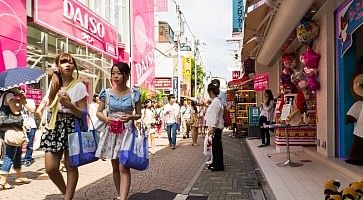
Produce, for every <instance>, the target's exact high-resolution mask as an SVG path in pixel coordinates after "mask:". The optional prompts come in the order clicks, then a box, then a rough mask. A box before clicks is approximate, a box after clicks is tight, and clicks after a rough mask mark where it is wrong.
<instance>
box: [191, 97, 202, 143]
mask: <svg viewBox="0 0 363 200" xmlns="http://www.w3.org/2000/svg"><path fill="white" fill-rule="evenodd" d="M190 127H191V132H192V145H193V146H195V147H196V146H199V145H198V141H197V140H198V129H199V127H200V123H199V117H198V109H197V103H196V102H195V101H192V102H191V113H190Z"/></svg>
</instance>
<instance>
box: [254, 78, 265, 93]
mask: <svg viewBox="0 0 363 200" xmlns="http://www.w3.org/2000/svg"><path fill="white" fill-rule="evenodd" d="M253 88H254V90H255V91H264V90H267V89H268V74H261V75H256V76H255V77H254V78H253Z"/></svg>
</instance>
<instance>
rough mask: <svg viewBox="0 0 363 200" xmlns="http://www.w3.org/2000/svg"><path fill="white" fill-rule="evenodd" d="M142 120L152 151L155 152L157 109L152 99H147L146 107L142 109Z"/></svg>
mask: <svg viewBox="0 0 363 200" xmlns="http://www.w3.org/2000/svg"><path fill="white" fill-rule="evenodd" d="M141 120H142V122H143V123H144V125H145V126H146V127H145V128H146V131H147V134H148V136H149V142H150V147H151V149H150V153H151V154H154V152H153V151H154V147H155V140H154V139H155V109H154V108H153V107H152V104H151V100H150V99H147V100H145V108H144V109H142V110H141Z"/></svg>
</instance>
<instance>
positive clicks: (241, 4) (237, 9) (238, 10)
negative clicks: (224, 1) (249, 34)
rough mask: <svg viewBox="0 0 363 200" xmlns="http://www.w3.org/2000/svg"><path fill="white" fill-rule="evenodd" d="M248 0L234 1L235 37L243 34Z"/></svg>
mask: <svg viewBox="0 0 363 200" xmlns="http://www.w3.org/2000/svg"><path fill="white" fill-rule="evenodd" d="M245 5H246V0H233V33H232V34H233V35H237V34H240V33H242V32H243V27H244V21H245Z"/></svg>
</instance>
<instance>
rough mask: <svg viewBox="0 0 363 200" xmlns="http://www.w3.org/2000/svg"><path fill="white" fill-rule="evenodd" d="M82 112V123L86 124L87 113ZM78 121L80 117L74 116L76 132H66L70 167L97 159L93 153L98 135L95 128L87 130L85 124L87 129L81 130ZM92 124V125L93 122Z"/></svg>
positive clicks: (94, 152)
mask: <svg viewBox="0 0 363 200" xmlns="http://www.w3.org/2000/svg"><path fill="white" fill-rule="evenodd" d="M82 113H83V114H82V115H83V116H82V123H85V125H86V124H87V116H89V114H88V113H87V112H86V111H82ZM80 123H81V122H80V119H78V118H76V119H75V130H76V132H75V133H70V134H68V147H69V150H68V151H69V163H70V165H71V166H72V167H79V166H82V165H85V164H88V163H91V162H94V161H97V160H98V158H97V157H96V156H95V154H96V150H97V146H98V141H99V137H98V135H97V134H96V131H95V129H93V130H88V127H87V126H85V129H86V130H87V131H82V130H81V126H80ZM91 123H92V121H91ZM92 126H94V125H93V123H92Z"/></svg>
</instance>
